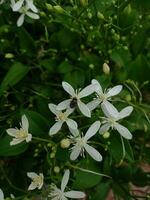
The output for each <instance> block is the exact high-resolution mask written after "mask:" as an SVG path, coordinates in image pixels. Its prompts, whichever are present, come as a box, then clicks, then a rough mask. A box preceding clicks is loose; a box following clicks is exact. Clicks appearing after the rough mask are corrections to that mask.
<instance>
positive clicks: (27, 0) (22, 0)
mask: <svg viewBox="0 0 150 200" xmlns="http://www.w3.org/2000/svg"><path fill="white" fill-rule="evenodd" d="M24 5H27V6H28V8H29V9H31V10H32V11H33V12H35V13H37V12H38V10H37V8H36V7H35V5H34V4H33V0H19V1H17V2H15V1H14V0H13V5H12V10H13V11H19V10H20V9H21V8H22V7H24Z"/></svg>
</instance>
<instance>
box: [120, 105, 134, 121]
mask: <svg viewBox="0 0 150 200" xmlns="http://www.w3.org/2000/svg"><path fill="white" fill-rule="evenodd" d="M132 111H133V107H132V106H127V107H126V108H124V109H122V110H121V111H120V112H119V116H118V117H119V119H123V118H125V117H128V116H129V115H130V114H131V113H132Z"/></svg>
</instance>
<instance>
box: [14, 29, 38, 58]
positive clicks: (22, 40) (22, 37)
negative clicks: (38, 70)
mask: <svg viewBox="0 0 150 200" xmlns="http://www.w3.org/2000/svg"><path fill="white" fill-rule="evenodd" d="M18 37H19V45H20V48H21V50H22V53H26V54H27V55H28V56H30V57H31V56H32V55H33V53H34V52H35V42H34V40H33V38H32V36H31V35H30V34H29V33H28V32H27V31H26V29H24V28H23V27H21V28H20V29H19V30H18Z"/></svg>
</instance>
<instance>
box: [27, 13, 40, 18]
mask: <svg viewBox="0 0 150 200" xmlns="http://www.w3.org/2000/svg"><path fill="white" fill-rule="evenodd" d="M26 15H27V16H28V17H30V18H32V19H39V18H40V17H39V15H37V14H35V13H33V12H30V11H27V12H26Z"/></svg>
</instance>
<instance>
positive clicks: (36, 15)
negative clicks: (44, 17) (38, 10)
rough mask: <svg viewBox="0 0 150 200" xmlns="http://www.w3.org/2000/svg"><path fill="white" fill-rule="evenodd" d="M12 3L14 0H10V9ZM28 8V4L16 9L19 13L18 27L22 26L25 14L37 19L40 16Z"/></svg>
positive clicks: (12, 5)
mask: <svg viewBox="0 0 150 200" xmlns="http://www.w3.org/2000/svg"><path fill="white" fill-rule="evenodd" d="M14 5H15V1H14V0H11V7H12V9H13V7H14ZM29 10H30V7H29V6H28V5H25V6H22V7H21V8H20V9H18V10H16V12H19V13H21V15H20V17H19V18H18V20H17V26H18V27H20V26H22V24H23V23H24V19H25V15H27V16H28V17H30V18H32V19H39V18H40V17H39V15H38V14H35V13H33V12H31V11H29ZM32 10H33V9H32ZM14 11H15V10H14Z"/></svg>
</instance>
